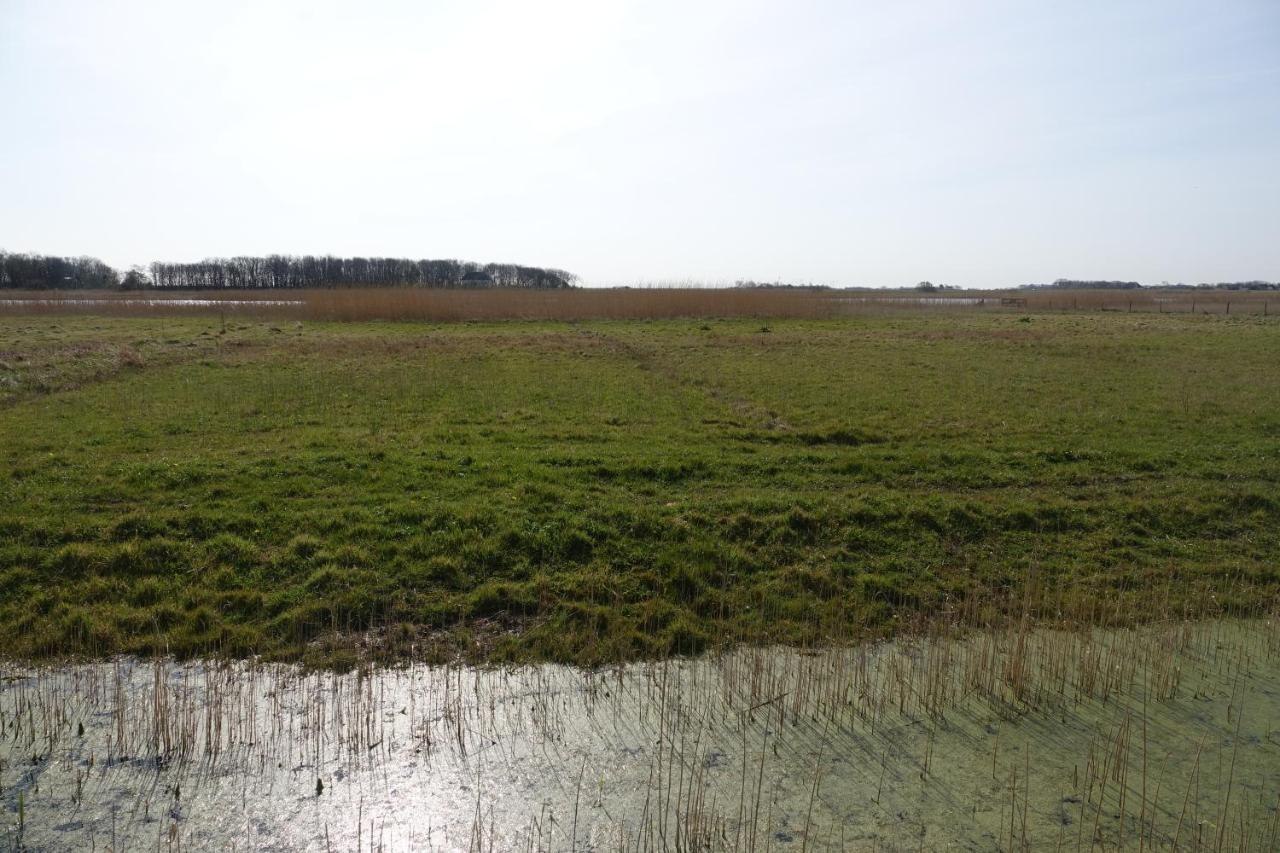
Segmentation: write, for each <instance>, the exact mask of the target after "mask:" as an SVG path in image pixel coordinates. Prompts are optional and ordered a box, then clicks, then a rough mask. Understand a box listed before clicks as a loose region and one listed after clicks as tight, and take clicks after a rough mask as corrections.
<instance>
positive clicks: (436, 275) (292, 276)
mask: <svg viewBox="0 0 1280 853" xmlns="http://www.w3.org/2000/svg"><path fill="white" fill-rule="evenodd" d="M576 281H577V276H575V275H573V274H572V273H569V272H565V271H564V270H558V269H543V268H541V267H526V266H521V265H519V264H476V263H471V262H468V261H454V260H434V261H432V260H422V261H414V260H407V259H404V258H335V257H330V256H328V255H324V256H315V255H305V256H301V257H299V256H293V255H268V256H266V257H247V256H245V257H236V258H207V259H205V260H203V261H197V262H195V263H165V262H159V261H157V262H156V263H153V264H152V265H151V268H150V271H149V272H148V271H147V270H144V269H142V268H141V267H134V268H133V269H131V270H129V271H128V272H126V273H125V274H124V275H123V276H121V275H120V274H119V273H118V272H117V271H116V270H114V269H112V268H111V267H109V266H107V265H106V264H104V263H103V262H102V261H100V260H98V259H97V258H58V257H52V256H47V255H22V254H10V253H7V252H0V288H9V289H22V290H52V289H73V288H125V289H131V290H132V289H139V288H144V287H156V288H167V289H187V290H225V289H234V288H268V289H276V288H278V289H296V288H325V287H394V286H401V285H410V286H418V287H525V288H565V287H572V286H573V285H574V282H576Z"/></svg>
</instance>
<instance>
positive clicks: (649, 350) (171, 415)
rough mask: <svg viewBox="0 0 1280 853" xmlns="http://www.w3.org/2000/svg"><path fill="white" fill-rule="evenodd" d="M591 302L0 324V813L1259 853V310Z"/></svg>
mask: <svg viewBox="0 0 1280 853" xmlns="http://www.w3.org/2000/svg"><path fill="white" fill-rule="evenodd" d="M582 293H583V292H580V291H576V292H563V293H561V292H557V293H521V294H513V295H508V294H504V293H503V292H501V291H490V292H475V293H455V294H453V295H452V296H453V299H454V301H452V302H447V301H442V302H433V301H432V300H435V299H437V295H436V294H432V293H431V292H428V291H385V292H384V291H369V292H366V293H364V294H362V297H363V298H364V301H360V300H357V299H356V298H355V297H354V296H351V295H348V294H343V293H341V292H332V293H330V294H328V295H325V294H320V295H318V296H313V295H312V294H310V293H309V292H302V293H301V294H300V296H299V298H298V300H297V304H290V305H275V304H268V303H269V300H265V299H263V300H261V303H260V304H259V300H258V296H257V294H255V293H253V292H246V293H237V295H236V297H235V299H234V300H233V301H229V302H223V301H214V303H213V304H201V305H193V304H187V305H176V304H175V305H173V306H172V307H171V306H168V305H160V306H158V307H157V306H154V305H138V304H136V302H135V303H133V304H130V303H128V302H127V301H126V297H118V298H117V297H112V298H111V299H109V300H108V301H109V302H110V305H109V306H108V307H107V308H105V309H104V308H102V306H100V305H95V306H89V307H85V306H83V305H79V306H77V305H74V304H72V303H71V302H69V301H68V302H65V303H63V302H57V303H56V304H51V305H48V304H47V305H43V306H38V305H21V306H16V307H14V306H4V307H3V308H0V435H3V437H4V440H3V443H0V620H3V624H5V625H6V629H5V630H4V631H3V632H0V655H3V657H4V659H6V660H7V661H8V663H6V664H4V667H5V669H4V672H3V675H2V676H0V678H3V682H0V785H2V786H3V789H2V790H0V807H2V808H3V816H4V818H5V820H6V821H7V824H6V826H5V829H4V832H5V833H6V834H5V835H4V836H3V838H2V839H0V844H6V845H9V846H10V847H13V848H16V849H26V848H32V849H65V848H67V847H75V846H84V847H85V848H87V849H166V850H168V849H175V850H176V849H179V848H182V847H185V848H186V849H197V848H202V849H203V848H213V849H253V848H255V847H263V846H275V847H277V848H279V849H308V848H309V849H334V850H338V849H388V850H390V849H405V848H408V847H411V848H413V849H423V848H425V849H460V848H470V849H473V850H507V849H555V850H569V849H593V850H611V849H617V850H658V849H711V850H716V849H725V850H728V849H748V850H767V849H773V848H783V849H787V848H792V849H805V850H809V849H814V850H821V849H830V850H861V849H885V850H894V849H902V850H919V849H938V848H946V847H947V846H948V845H951V846H952V847H954V848H957V849H979V850H991V849H1003V850H1028V849H1055V850H1072V849H1080V850H1085V849H1094V848H1095V847H1096V848H1099V849H1120V848H1132V849H1154V850H1159V849H1184V850H1186V849H1191V850H1237V851H1245V850H1259V851H1261V850H1268V849H1272V848H1273V847H1274V845H1275V843H1276V840H1277V820H1280V818H1278V817H1277V808H1276V807H1277V799H1276V798H1277V794H1278V793H1280V780H1278V779H1277V777H1276V769H1275V768H1277V767H1280V756H1278V755H1277V749H1278V748H1280V747H1278V746H1277V744H1280V733H1277V730H1276V724H1277V721H1280V713H1277V711H1280V707H1277V704H1276V703H1277V701H1280V672H1278V670H1277V656H1278V652H1277V640H1276V637H1277V633H1276V627H1275V626H1276V622H1275V612H1276V603H1277V591H1280V572H1278V571H1277V564H1276V555H1277V554H1280V496H1278V494H1280V490H1278V489H1277V487H1276V484H1277V482H1278V481H1280V457H1278V456H1277V451H1276V448H1277V446H1280V445H1278V443H1277V438H1278V437H1280V414H1278V413H1280V374H1277V372H1276V371H1275V370H1274V364H1273V361H1274V354H1275V352H1276V351H1277V344H1278V343H1280V341H1278V340H1277V337H1278V334H1280V321H1278V320H1277V319H1276V318H1274V317H1272V316H1270V314H1264V312H1263V311H1262V310H1259V311H1257V312H1256V313H1247V314H1246V313H1245V312H1242V311H1239V310H1237V309H1236V308H1234V307H1233V308H1232V312H1231V313H1230V314H1227V313H1226V312H1216V313H1213V314H1210V315H1206V314H1205V313H1204V312H1203V311H1201V310H1197V311H1196V312H1195V313H1194V314H1193V313H1190V312H1185V313H1178V314H1174V313H1166V314H1161V313H1160V312H1159V311H1158V310H1138V309H1135V310H1134V311H1132V312H1130V311H1129V310H1127V309H1124V310H1098V307H1086V308H1079V307H1077V308H1075V309H1072V308H1069V307H1067V308H1059V307H1054V306H1039V307H1037V306H1035V305H1029V304H1028V305H1018V306H1008V305H1005V306H1000V305H998V304H996V305H991V304H987V303H979V304H974V303H972V302H969V303H960V304H957V305H953V306H946V307H942V308H939V307H938V306H935V305H933V304H931V303H928V302H913V303H874V304H872V303H865V302H856V301H855V302H847V301H846V302H843V303H835V304H834V305H833V304H829V303H818V302H816V301H815V299H816V297H815V294H814V293H812V292H774V291H745V292H742V293H735V294H730V295H729V296H728V298H729V299H730V300H731V301H730V302H721V303H718V304H719V307H720V308H721V310H723V311H724V312H725V313H728V314H733V315H736V316H714V312H710V311H707V310H705V303H701V302H699V301H698V300H703V299H706V298H707V296H706V294H705V293H703V292H695V291H687V292H681V293H678V294H676V295H675V296H674V297H673V296H672V294H671V292H663V291H636V292H634V293H633V294H629V293H624V295H622V296H618V295H617V293H614V294H609V293H606V294H603V295H590V296H587V297H582V299H581V300H580V301H577V302H573V301H572V300H579V297H580V295H581V294H582ZM446 295H447V294H446ZM321 297H323V298H321ZM1052 297H1053V298H1057V299H1061V298H1063V296H1062V294H1060V293H1055V294H1053V295H1052ZM1099 298H1100V299H1102V298H1105V295H1104V296H1100V297H1099ZM1233 298H1234V296H1233ZM290 299H291V300H292V299H293V295H292V294H291V296H290ZM326 299H327V300H328V301H326ZM504 299H505V300H506V301H503V300H504ZM562 299H568V300H571V301H569V302H557V301H556V300H562ZM664 299H665V300H666V301H665V302H664V301H662V300H664ZM673 299H674V301H672V300H673ZM344 300H350V301H349V302H347V301H344ZM379 300H383V301H379ZM397 300H399V301H397ZM469 300H475V301H469ZM512 300H515V301H512ZM522 300H523V301H522ZM583 300H585V301H583ZM592 300H595V301H592ZM610 300H614V301H610ZM681 300H684V301H681ZM732 300H738V301H732ZM753 300H756V301H753ZM1259 304H1260V305H1261V304H1263V303H1259ZM344 305H349V306H357V307H356V308H353V309H352V311H351V312H350V313H349V314H346V313H344V311H345V310H346V309H345V308H343V306H344ZM819 305H820V306H821V307H816V306H819ZM397 306H399V307H400V308H403V309H404V314H405V316H406V317H408V318H411V319H400V320H376V321H375V320H371V319H369V318H370V317H380V316H384V315H390V314H392V313H393V312H394V310H396V307H397ZM406 306H407V307H406ZM439 306H446V307H447V309H448V311H446V312H445V313H443V314H439V315H432V313H431V312H434V311H437V308H438V307H439ZM566 306H567V307H566ZM575 306H576V307H575ZM646 306H650V307H646ZM651 306H658V307H651ZM699 306H702V307H699ZM1103 307H1105V306H1103ZM441 310H443V309H441ZM326 312H328V313H326ZM362 312H363V313H362ZM448 312H453V313H448ZM556 312H562V314H564V316H560V317H558V318H557V317H556ZM565 312H567V313H565ZM574 312H580V313H574ZM610 312H616V313H610ZM637 312H648V313H647V314H646V315H645V316H651V319H644V320H637V319H608V318H609V317H611V316H631V315H632V314H635V313H637ZM135 315H138V316H135ZM424 316H435V319H433V320H431V321H426V320H423V319H413V318H420V317H424ZM319 317H324V318H326V319H317V318H319ZM467 317H475V318H478V319H470V320H466V321H462V322H443V321H444V320H446V319H451V320H464V318H467ZM518 317H535V318H540V319H512V318H518ZM602 318H603V319H602ZM423 803H429V804H430V808H427V807H424V806H423ZM424 821H425V823H424Z"/></svg>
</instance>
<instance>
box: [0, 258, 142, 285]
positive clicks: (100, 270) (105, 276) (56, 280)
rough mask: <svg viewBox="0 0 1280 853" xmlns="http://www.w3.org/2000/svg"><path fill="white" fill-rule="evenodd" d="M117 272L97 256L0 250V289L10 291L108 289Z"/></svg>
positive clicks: (117, 283)
mask: <svg viewBox="0 0 1280 853" xmlns="http://www.w3.org/2000/svg"><path fill="white" fill-rule="evenodd" d="M120 281H121V279H120V275H119V273H117V272H116V271H115V270H113V269H112V268H111V267H109V266H107V265H106V264H104V263H103V262H102V261H100V260H98V259H97V258H58V257H53V256H51V255H17V254H11V253H9V252H0V288H8V289H13V290H55V289H56V290H74V289H78V288H111V287H118V286H119V285H120Z"/></svg>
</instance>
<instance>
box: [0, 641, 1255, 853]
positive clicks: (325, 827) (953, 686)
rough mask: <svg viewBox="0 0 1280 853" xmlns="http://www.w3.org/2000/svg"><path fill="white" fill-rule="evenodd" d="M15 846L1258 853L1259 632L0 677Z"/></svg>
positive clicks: (1, 775) (160, 666)
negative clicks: (338, 669)
mask: <svg viewBox="0 0 1280 853" xmlns="http://www.w3.org/2000/svg"><path fill="white" fill-rule="evenodd" d="M0 786H2V790H0V808H2V811H3V819H4V825H3V835H0V848H2V849H10V850H18V849H22V850H27V849H30V850H67V849H82V850H151V849H154V850H178V849H192V850H194V849H202V850H204V849H216V850H249V849H254V850H262V849H266V850H306V849H310V850H353V849H355V850H358V849H369V850H404V849H414V850H420V849H425V850H456V849H470V850H482V849H483V850H518V849H531V850H575V849H576V850H615V849H616V850H630V849H640V850H658V849H744V850H766V849H796V850H867V849H881V850H920V849H928V850H937V849H956V850H1008V849H1014V850H1026V849H1055V850H1056V849H1067V850H1076V849H1085V850H1087V849H1093V848H1094V847H1095V846H1100V847H1102V848H1104V849H1117V848H1132V849H1172V848H1175V847H1176V848H1177V849H1191V850H1194V849H1202V850H1259V851H1263V850H1274V849H1276V848H1275V844H1276V843H1277V840H1278V838H1280V835H1278V834H1277V832H1278V828H1277V823H1278V821H1280V817H1278V815H1277V796H1278V795H1280V628H1278V627H1277V625H1276V623H1274V622H1272V621H1250V622H1205V623H1195V624H1178V625H1161V626H1153V627H1149V628H1143V629H1140V630H1136V631H1133V630H1130V631H1117V632H1103V631H1094V632H1092V633H1059V632H1049V631H1010V632H1006V633H1001V634H998V635H996V634H982V635H976V636H970V637H965V638H935V639H920V640H913V641H899V642H894V643H888V644H879V645H867V646H861V647H856V648H848V649H839V650H828V651H822V652H817V653H806V652H798V651H795V650H782V649H773V650H749V649H743V650H738V651H735V652H733V653H729V654H725V655H720V656H715V657H708V658H704V659H696V660H672V661H669V662H663V663H656V664H645V665H631V666H626V667H620V668H613V669H608V670H600V671H583V670H574V669H570V668H563V667H550V666H548V667H527V668H519V669H511V670H503V669H473V668H463V667H457V668H448V667H445V668H428V667H407V668H401V669H388V670H375V671H372V672H368V673H365V674H357V673H351V674H346V675H337V674H333V673H323V672H317V673H304V672H301V671H299V670H296V669H294V668H290V667H283V666H265V665H252V664H236V665H223V664H204V663H174V662H141V661H134V660H117V661H112V662H105V663H96V664H85V665H78V666H70V667H65V668H60V669H44V670H38V671H29V670H25V669H22V668H14V667H9V668H7V669H6V670H5V671H4V674H3V685H2V687H0Z"/></svg>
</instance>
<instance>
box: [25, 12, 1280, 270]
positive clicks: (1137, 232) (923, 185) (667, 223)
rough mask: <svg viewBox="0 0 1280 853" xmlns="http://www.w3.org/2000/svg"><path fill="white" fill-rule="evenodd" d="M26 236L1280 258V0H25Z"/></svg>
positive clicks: (512, 254)
mask: <svg viewBox="0 0 1280 853" xmlns="http://www.w3.org/2000/svg"><path fill="white" fill-rule="evenodd" d="M0 248H5V249H8V250H10V251H36V252H47V253H56V254H91V255H97V256H99V257H101V258H103V259H104V260H107V261H108V262H110V263H113V264H116V265H119V266H125V265H128V264H130V263H145V262H148V261H151V260H155V259H165V260H187V259H196V258H199V257H202V256H206V255H230V254H259V253H267V252H287V253H296V254H301V253H332V254H340V255H347V254H365V255H395V256H410V257H458V258H465V259H476V260H511V261H519V262H524V263H531V264H546V265H554V266H562V267H565V268H568V269H570V270H573V271H575V272H578V273H580V274H581V275H582V276H583V277H584V279H585V280H586V281H587V282H588V283H600V284H603V283H635V282H638V281H660V280H673V279H698V280H708V281H728V280H732V279H735V278H748V277H749V278H758V279H775V278H781V279H783V280H788V281H814V282H821V283H830V284H848V285H902V284H910V283H914V282H916V281H919V280H921V279H926V278H927V279H931V280H933V281H941V282H949V283H954V284H959V285H967V286H1001V285H1013V284H1018V283H1022V282H1028V281H1046V280H1050V279H1053V278H1056V277H1059V276H1070V277H1080V278H1095V277H1106V278H1125V279H1138V280H1140V281H1143V282H1147V283H1158V282H1159V281H1161V280H1170V281H1178V280H1182V281H1188V282H1193V281H1203V280H1210V281H1217V280H1234V279H1240V278H1255V277H1263V278H1270V279H1280V2H1278V0H1252V2H1250V0H1223V1H1222V2H1210V0H1205V2H1178V0H1152V2H1124V0H1107V2H1093V0H1084V1H1083V2H1071V3H1066V2H971V3H966V2H956V1H955V0H949V2H892V3H886V2H880V0H875V2H721V0H709V1H708V2H690V0H686V2H667V0H635V2H605V0H543V1H542V2H536V3H533V2H527V1H526V0H509V1H508V0H481V1H480V2H477V0H469V2H448V3H444V2H441V3H432V2H423V0H403V2H388V0H372V2H361V3H349V2H347V3H329V2H317V0H306V2H296V3H272V2H239V0H219V2H171V0H154V2H153V1H152V0H140V2H111V0H98V1H97V2H95V0H81V2H68V0H0Z"/></svg>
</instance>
